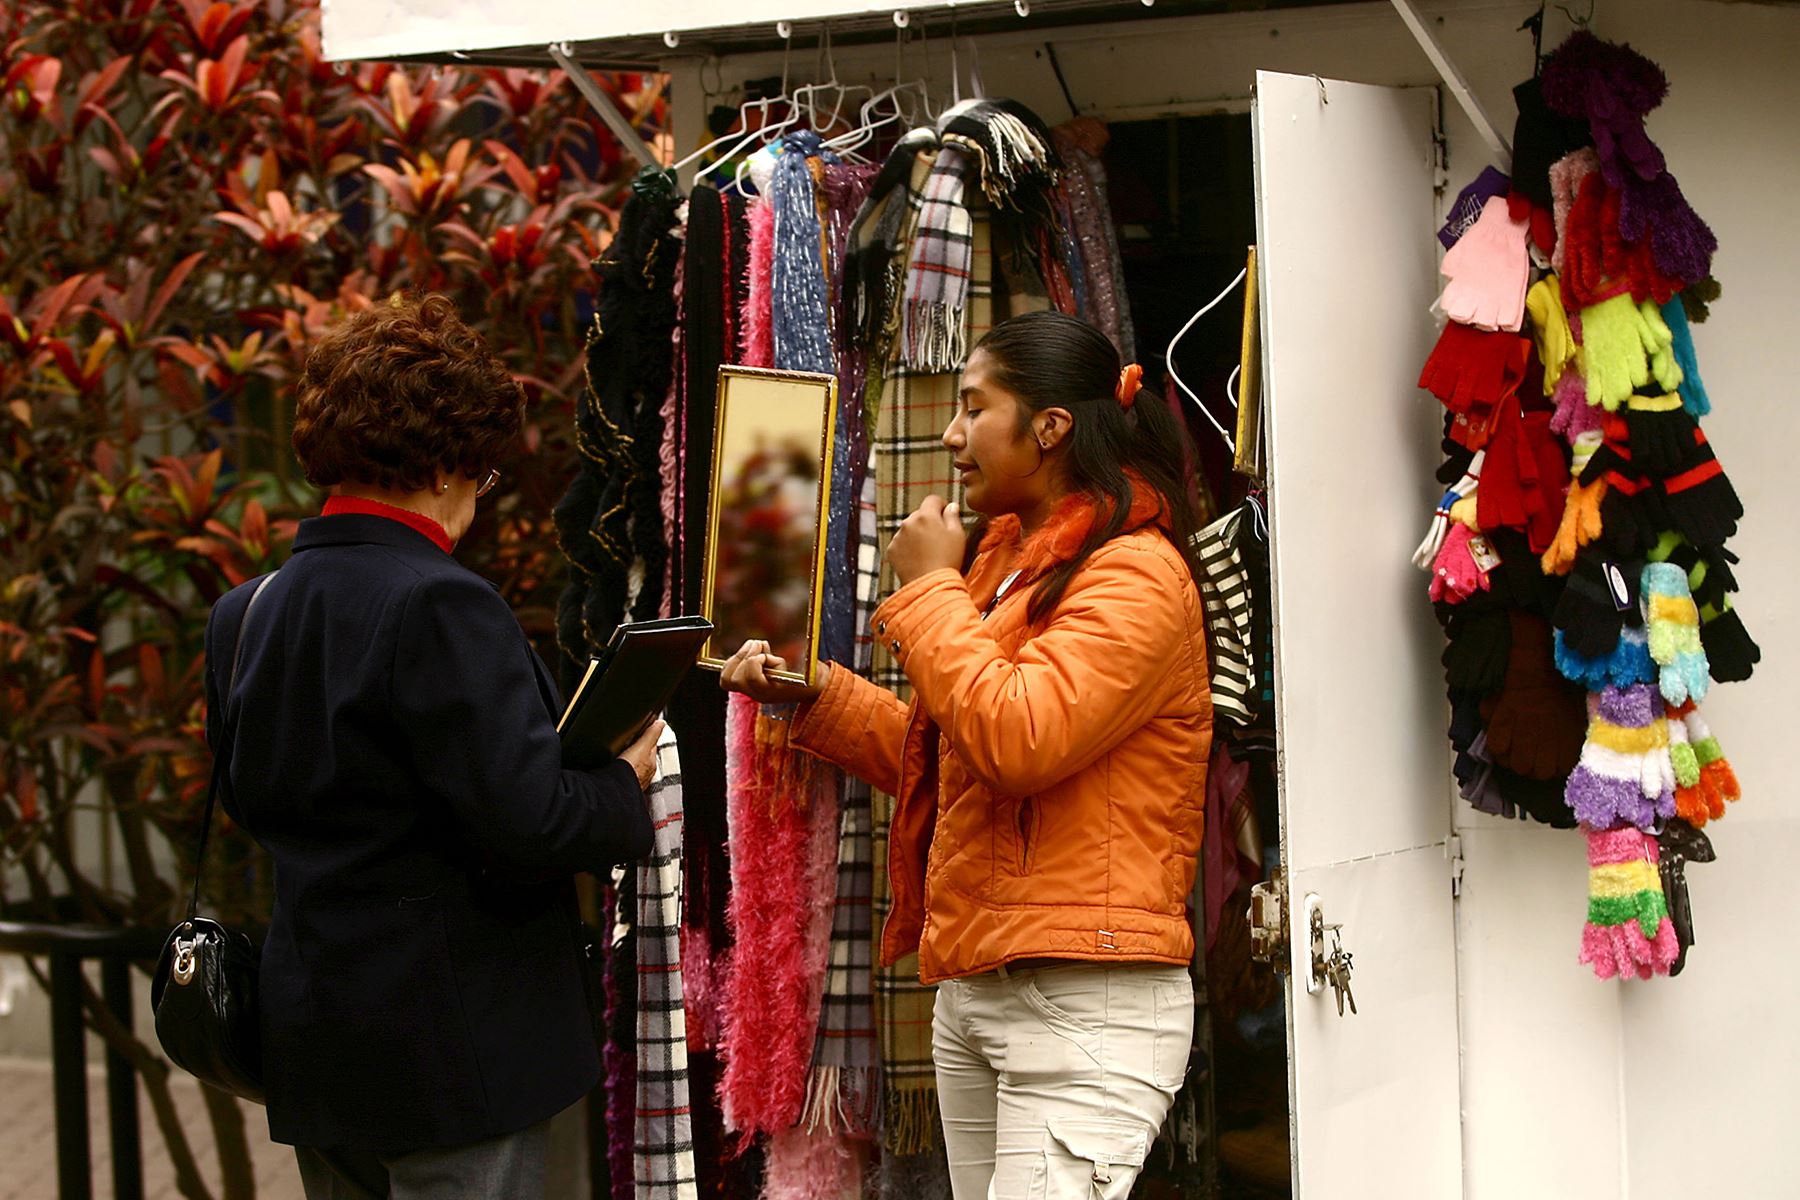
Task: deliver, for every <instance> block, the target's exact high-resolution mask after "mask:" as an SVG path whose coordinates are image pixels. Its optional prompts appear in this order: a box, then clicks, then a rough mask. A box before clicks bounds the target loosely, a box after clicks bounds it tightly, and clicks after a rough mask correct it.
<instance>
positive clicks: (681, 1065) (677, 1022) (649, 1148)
mask: <svg viewBox="0 0 1800 1200" xmlns="http://www.w3.org/2000/svg"><path fill="white" fill-rule="evenodd" d="M644 799H645V801H646V803H648V805H649V807H650V821H651V824H652V825H653V826H654V828H655V831H656V833H655V841H654V843H653V848H652V849H651V852H650V858H649V861H647V862H645V863H642V864H640V865H639V866H638V869H637V880H638V886H637V975H638V1006H637V1135H636V1140H635V1150H636V1153H635V1155H634V1158H635V1160H636V1175H637V1200H699V1195H700V1191H699V1188H698V1186H697V1185H696V1183H695V1173H694V1133H693V1109H692V1107H691V1106H690V1104H689V1101H688V1060H687V1018H686V1015H685V1014H684V1012H683V1011H682V989H681V828H682V818H681V758H680V755H679V754H678V752H677V750H676V746H675V731H674V730H673V729H665V730H663V735H662V738H661V740H659V741H658V742H657V744H656V779H655V780H654V781H653V782H652V783H651V784H650V789H649V791H648V792H646V793H645V795H644Z"/></svg>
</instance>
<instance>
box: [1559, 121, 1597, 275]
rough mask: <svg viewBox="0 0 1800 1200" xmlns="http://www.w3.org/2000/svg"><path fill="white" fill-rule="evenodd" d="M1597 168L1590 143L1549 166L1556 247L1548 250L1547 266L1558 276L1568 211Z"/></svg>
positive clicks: (1564, 261)
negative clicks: (1548, 264) (1548, 261)
mask: <svg viewBox="0 0 1800 1200" xmlns="http://www.w3.org/2000/svg"><path fill="white" fill-rule="evenodd" d="M1599 169H1600V158H1599V156H1598V155H1596V154H1595V153H1594V148H1593V147H1592V146H1583V147H1582V148H1581V149H1579V150H1576V151H1573V152H1571V153H1569V154H1565V155H1564V156H1563V157H1561V158H1559V159H1557V160H1556V161H1555V162H1554V163H1552V164H1551V165H1550V197H1551V201H1550V215H1551V220H1552V222H1553V224H1554V225H1555V227H1556V249H1554V250H1552V251H1551V252H1550V269H1551V270H1553V271H1555V272H1556V273H1557V274H1558V275H1561V274H1562V273H1563V272H1564V271H1566V270H1567V269H1568V240H1569V237H1568V233H1569V213H1570V212H1571V211H1573V209H1574V207H1575V199H1576V197H1577V196H1579V195H1580V194H1581V185H1582V183H1583V182H1585V181H1586V179H1587V177H1588V176H1589V175H1592V174H1593V173H1594V172H1596V171H1598V170H1599Z"/></svg>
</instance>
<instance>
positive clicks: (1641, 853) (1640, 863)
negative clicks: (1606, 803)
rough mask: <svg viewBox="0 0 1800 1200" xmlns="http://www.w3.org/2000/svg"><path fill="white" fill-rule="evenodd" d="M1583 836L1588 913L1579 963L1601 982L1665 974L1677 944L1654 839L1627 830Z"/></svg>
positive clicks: (1591, 831) (1594, 831)
mask: <svg viewBox="0 0 1800 1200" xmlns="http://www.w3.org/2000/svg"><path fill="white" fill-rule="evenodd" d="M1584 832H1586V834H1587V843H1588V847H1587V850H1588V913H1587V924H1586V925H1585V926H1584V927H1583V929H1582V931H1581V961H1582V962H1584V963H1588V964H1589V965H1591V966H1592V967H1593V968H1594V974H1595V975H1597V976H1599V977H1600V978H1601V979H1611V978H1613V977H1614V976H1615V975H1616V976H1619V977H1620V978H1628V977H1630V976H1634V975H1635V976H1636V977H1638V978H1639V979H1648V978H1650V976H1651V975H1652V974H1662V975H1667V974H1668V973H1669V968H1670V966H1671V965H1672V964H1673V963H1674V962H1675V959H1676V956H1677V955H1678V954H1679V953H1680V946H1679V945H1678V944H1677V942H1676V938H1675V927H1674V926H1673V925H1672V924H1671V923H1670V921H1669V908H1668V901H1667V899H1666V898H1665V897H1664V895H1663V887H1662V876H1661V875H1660V874H1659V873H1658V871H1657V863H1658V860H1659V857H1660V853H1659V850H1658V848H1657V845H1656V839H1655V838H1653V837H1651V836H1650V835H1649V834H1647V833H1643V832H1640V831H1639V830H1636V829H1633V828H1631V827H1630V826H1626V827H1625V828H1623V829H1588V830H1585V831H1584Z"/></svg>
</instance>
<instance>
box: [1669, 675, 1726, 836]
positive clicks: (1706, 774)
mask: <svg viewBox="0 0 1800 1200" xmlns="http://www.w3.org/2000/svg"><path fill="white" fill-rule="evenodd" d="M1671 711H1672V712H1674V713H1677V714H1679V719H1680V721H1681V724H1682V726H1683V733H1684V734H1685V736H1686V738H1687V743H1688V746H1689V747H1690V748H1691V749H1692V750H1693V754H1694V765H1695V769H1696V771H1697V775H1698V777H1697V779H1696V781H1695V782H1694V784H1693V785H1692V787H1691V788H1690V789H1687V794H1686V795H1685V796H1684V795H1683V794H1682V792H1681V791H1677V792H1676V796H1675V801H1676V805H1677V807H1678V809H1680V810H1681V816H1682V817H1683V818H1684V819H1686V820H1688V821H1691V822H1693V823H1694V824H1695V825H1704V824H1706V822H1707V820H1708V819H1709V818H1711V819H1715V820H1716V819H1717V818H1719V817H1722V816H1724V815H1725V806H1726V805H1727V804H1729V803H1731V802H1733V801H1735V800H1737V799H1739V798H1740V797H1741V796H1742V795H1743V794H1744V793H1743V789H1742V788H1741V787H1739V785H1738V778H1737V772H1736V771H1733V770H1732V769H1731V763H1730V762H1728V761H1727V760H1726V758H1725V752H1724V751H1723V750H1721V749H1719V739H1718V738H1716V737H1714V736H1713V733H1712V730H1711V729H1710V728H1708V727H1707V724H1706V718H1704V717H1702V716H1701V715H1700V710H1699V708H1697V707H1696V706H1695V705H1694V703H1693V701H1691V700H1690V701H1689V702H1687V703H1686V704H1682V705H1679V706H1676V707H1675V708H1673V709H1672V710H1671ZM1675 723H1676V717H1673V716H1671V717H1670V718H1669V724H1670V726H1673V725H1674V724H1675ZM1671 757H1672V756H1671ZM1677 782H1679V780H1677Z"/></svg>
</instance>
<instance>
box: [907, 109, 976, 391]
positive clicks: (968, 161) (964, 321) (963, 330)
mask: <svg viewBox="0 0 1800 1200" xmlns="http://www.w3.org/2000/svg"><path fill="white" fill-rule="evenodd" d="M975 169H976V164H975V161H974V158H973V156H972V155H971V154H970V153H969V151H968V148H967V147H965V146H963V145H961V144H959V143H952V142H946V143H945V144H944V145H943V146H942V147H941V148H940V149H939V150H938V153H937V160H936V161H935V162H934V163H933V164H932V167H931V176H930V178H928V179H927V180H926V181H925V200H924V204H923V205H922V206H921V207H920V209H919V223H918V227H917V229H916V230H915V231H914V234H913V242H912V252H911V254H910V255H909V256H908V258H907V265H906V285H905V291H904V297H905V305H906V307H905V313H904V330H905V332H904V336H903V338H902V344H903V346H904V350H905V359H906V364H907V366H909V367H911V368H912V369H914V370H916V371H927V372H947V371H957V370H961V369H962V364H963V359H964V358H966V357H967V356H968V350H969V326H968V317H969V314H968V303H969V275H970V273H971V271H972V269H973V268H972V263H973V258H974V236H973V221H972V219H971V218H970V216H969V210H968V207H967V206H966V205H965V204H964V202H963V191H964V189H965V188H966V187H967V185H968V181H969V176H970V173H971V172H972V171H974V170H975Z"/></svg>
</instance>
